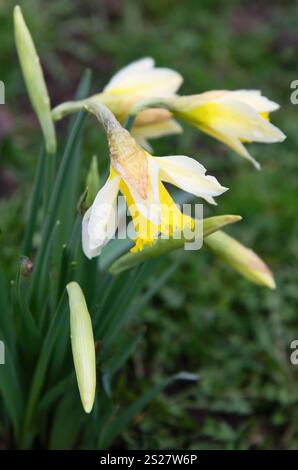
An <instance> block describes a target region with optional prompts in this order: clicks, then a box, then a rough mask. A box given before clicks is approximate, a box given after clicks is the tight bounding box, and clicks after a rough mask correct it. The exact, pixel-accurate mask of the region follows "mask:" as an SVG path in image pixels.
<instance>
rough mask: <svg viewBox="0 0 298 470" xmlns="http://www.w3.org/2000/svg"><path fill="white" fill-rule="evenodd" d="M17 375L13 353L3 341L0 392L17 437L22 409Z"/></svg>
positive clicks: (21, 396)
mask: <svg viewBox="0 0 298 470" xmlns="http://www.w3.org/2000/svg"><path fill="white" fill-rule="evenodd" d="M0 339H2V335H1V332H0ZM19 376H20V375H19V373H18V372H17V367H16V364H15V362H14V360H13V354H12V352H11V350H10V348H9V346H8V344H7V343H5V364H2V365H0V394H1V395H2V399H3V401H4V404H5V408H6V410H7V412H8V414H9V416H10V419H11V421H12V423H13V427H14V431H15V435H16V437H17V438H18V436H19V434H20V425H21V419H22V414H23V411H24V400H23V391H22V388H21V384H20V382H19Z"/></svg>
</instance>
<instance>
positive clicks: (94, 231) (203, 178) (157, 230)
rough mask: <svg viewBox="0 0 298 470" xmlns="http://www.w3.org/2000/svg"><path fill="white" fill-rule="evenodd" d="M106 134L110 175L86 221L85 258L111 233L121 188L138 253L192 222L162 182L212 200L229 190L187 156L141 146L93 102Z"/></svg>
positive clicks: (114, 224)
mask: <svg viewBox="0 0 298 470" xmlns="http://www.w3.org/2000/svg"><path fill="white" fill-rule="evenodd" d="M89 111H91V112H93V113H95V114H96V116H97V117H98V119H99V120H100V122H101V123H102V124H103V127H104V129H105V131H106V134H107V139H108V143H109V151H110V160H111V164H110V175H109V178H108V180H107V182H106V183H105V185H104V186H103V187H102V188H101V189H100V191H99V192H98V194H97V196H96V198H95V200H94V202H93V204H92V206H91V207H90V208H89V209H88V210H87V212H86V213H85V215H84V219H83V237H82V238H83V249H84V252H85V254H86V256H87V257H89V258H92V257H94V256H97V255H99V254H100V252H101V249H102V247H103V246H104V245H105V244H106V243H107V242H108V241H109V240H110V238H112V237H113V235H114V233H115V231H116V229H117V226H116V223H115V222H116V221H115V206H116V200H117V195H118V193H119V191H121V192H122V194H123V195H124V197H125V199H126V202H127V205H128V208H129V211H130V214H131V216H132V219H133V222H134V226H135V232H136V240H135V247H134V248H133V250H134V251H137V250H141V249H142V248H143V247H144V245H146V244H152V243H154V241H155V240H156V238H157V237H158V236H159V235H160V234H162V235H163V236H166V237H170V236H173V235H174V234H175V233H176V232H177V231H180V232H183V231H184V229H185V228H186V227H188V228H191V227H192V226H193V224H194V221H193V219H192V218H191V217H189V216H187V215H184V214H182V213H181V212H180V210H179V209H178V207H177V206H176V205H175V203H174V201H173V199H172V198H171V196H170V194H169V193H168V191H167V189H166V188H165V186H164V185H163V183H162V182H163V181H166V182H169V183H172V184H174V185H175V186H177V187H179V188H181V189H183V190H185V191H187V192H190V193H192V194H194V195H196V196H199V197H202V198H204V199H205V200H207V201H208V202H210V203H214V199H213V198H214V197H215V196H219V195H220V194H222V193H223V192H224V191H226V189H227V188H224V187H223V186H221V185H220V184H219V183H218V181H217V180H216V178H214V177H212V176H207V175H206V169H205V168H204V167H203V166H202V165H201V164H200V163H198V162H197V161H196V160H193V159H192V158H189V157H186V156H169V157H153V156H151V155H150V154H148V153H147V152H146V151H145V150H144V149H142V148H141V147H140V146H139V145H138V143H137V142H136V141H135V139H134V138H133V137H132V136H131V135H130V133H129V132H128V131H127V130H126V129H124V128H123V127H122V126H121V125H120V123H119V122H118V121H117V120H116V118H115V116H114V115H113V114H112V113H111V111H110V110H108V109H107V108H106V107H105V106H103V105H93V104H90V106H89Z"/></svg>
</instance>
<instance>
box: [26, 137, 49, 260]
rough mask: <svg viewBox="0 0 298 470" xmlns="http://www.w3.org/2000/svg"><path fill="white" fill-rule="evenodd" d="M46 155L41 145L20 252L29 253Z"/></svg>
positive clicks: (43, 176) (40, 193) (42, 182)
mask: <svg viewBox="0 0 298 470" xmlns="http://www.w3.org/2000/svg"><path fill="white" fill-rule="evenodd" d="M46 157H47V155H46V152H45V148H44V146H43V147H42V149H41V151H40V154H39V158H38V164H37V169H36V173H35V177H34V183H33V190H32V195H31V203H30V210H29V219H28V222H27V224H26V228H25V234H24V239H23V243H22V253H23V254H26V255H30V253H31V247H32V238H33V233H34V229H35V226H36V219H37V213H38V209H39V204H40V200H41V195H42V189H43V184H44V178H45V166H46Z"/></svg>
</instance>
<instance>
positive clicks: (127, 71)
mask: <svg viewBox="0 0 298 470" xmlns="http://www.w3.org/2000/svg"><path fill="white" fill-rule="evenodd" d="M153 67H154V60H153V59H152V58H151V57H145V58H143V59H139V60H135V61H134V62H131V63H130V64H128V65H126V66H125V67H123V68H122V69H120V70H119V71H118V72H117V73H115V75H114V76H113V77H112V78H111V80H110V81H109V83H108V84H107V85H106V86H105V88H104V91H108V90H111V89H113V88H114V87H115V86H118V85H120V86H121V85H122V83H123V81H124V82H125V81H126V80H127V79H128V78H129V77H131V76H132V75H133V74H134V73H139V72H146V71H147V70H150V69H152V68H153Z"/></svg>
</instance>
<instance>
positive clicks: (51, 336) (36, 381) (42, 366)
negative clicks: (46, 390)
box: [23, 293, 67, 442]
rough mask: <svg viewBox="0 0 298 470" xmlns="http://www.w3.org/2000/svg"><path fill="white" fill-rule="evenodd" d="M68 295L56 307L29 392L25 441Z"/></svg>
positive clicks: (59, 330) (24, 431) (59, 328)
mask: <svg viewBox="0 0 298 470" xmlns="http://www.w3.org/2000/svg"><path fill="white" fill-rule="evenodd" d="M66 305H67V304H66V295H65V293H64V295H63V296H62V299H61V301H60V303H59V305H58V307H57V309H56V312H55V314H54V315H53V318H52V321H51V324H50V327H49V329H48V332H47V334H46V336H45V339H44V343H43V346H42V350H41V351H40V355H39V359H38V362H37V365H36V369H35V371H34V376H33V380H32V384H31V388H30V392H29V398H28V402H27V408H26V413H25V422H24V429H23V435H24V442H26V441H27V438H26V433H27V432H28V431H29V430H30V426H31V421H32V417H33V414H34V411H35V407H36V404H37V400H38V398H39V396H40V393H41V391H42V388H43V385H44V379H45V376H46V372H47V368H48V365H49V361H50V358H51V354H52V351H53V348H54V345H55V343H56V340H57V336H58V334H59V332H61V325H62V324H63V320H64V314H65V311H66Z"/></svg>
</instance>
